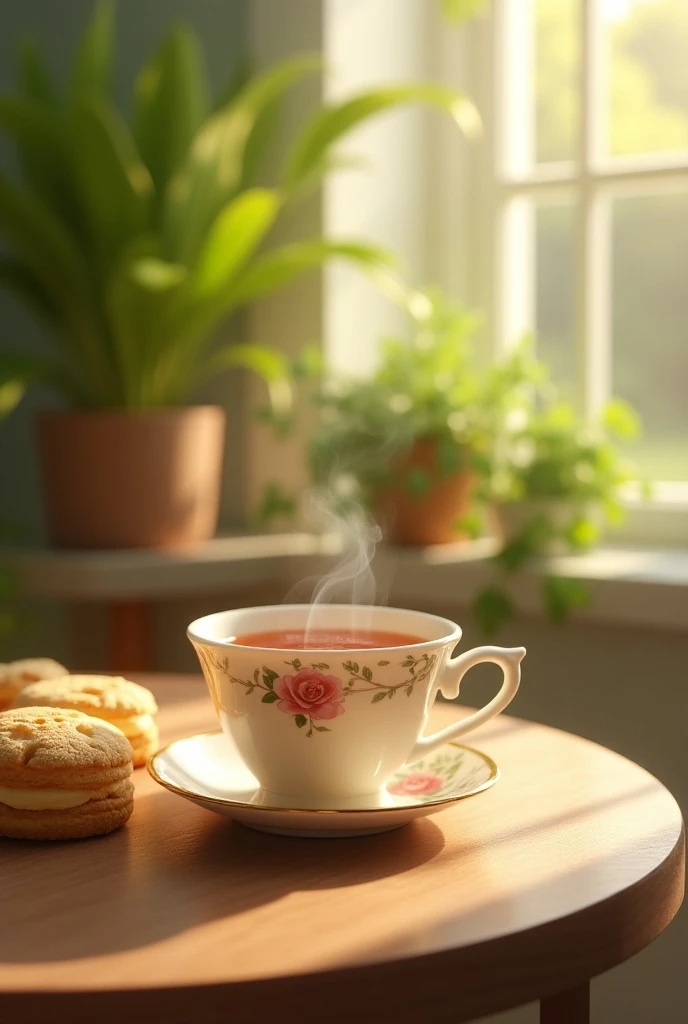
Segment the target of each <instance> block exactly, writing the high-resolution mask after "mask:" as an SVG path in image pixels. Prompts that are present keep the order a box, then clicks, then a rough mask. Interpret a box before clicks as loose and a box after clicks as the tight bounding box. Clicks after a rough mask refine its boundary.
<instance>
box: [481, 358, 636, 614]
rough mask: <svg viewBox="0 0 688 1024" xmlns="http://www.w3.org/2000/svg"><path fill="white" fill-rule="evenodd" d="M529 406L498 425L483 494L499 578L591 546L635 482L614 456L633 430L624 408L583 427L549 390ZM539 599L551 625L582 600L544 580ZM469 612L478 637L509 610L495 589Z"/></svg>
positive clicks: (611, 406) (577, 586)
mask: <svg viewBox="0 0 688 1024" xmlns="http://www.w3.org/2000/svg"><path fill="white" fill-rule="evenodd" d="M543 376H544V375H543ZM548 395H549V397H547V396H548ZM531 398H532V400H531V401H530V402H529V403H526V404H525V405H524V404H521V405H519V406H518V407H515V408H513V409H512V410H511V411H510V412H509V414H508V415H507V417H506V418H505V424H504V430H503V431H502V433H501V436H500V439H499V443H498V445H497V446H496V450H495V459H494V467H493V474H492V478H491V480H490V486H489V493H490V498H491V501H492V503H493V505H494V507H495V509H496V512H497V519H498V522H499V524H500V527H501V536H502V542H503V545H502V548H501V550H500V551H499V553H498V554H497V556H496V557H495V560H494V561H495V568H496V569H497V570H498V572H499V573H501V574H503V575H504V576H505V577H509V576H510V575H512V574H514V573H516V572H518V571H519V570H520V569H522V568H524V567H525V566H527V565H528V564H530V563H532V562H533V561H534V560H536V559H539V558H543V557H547V556H552V555H558V554H573V553H577V552H581V551H584V550H586V549H587V548H590V547H591V546H593V545H594V544H596V543H597V542H598V541H599V539H600V537H601V532H602V529H603V528H604V526H605V524H606V525H608V526H614V525H618V524H619V523H620V522H621V521H622V520H623V505H622V501H621V497H622V490H623V487H624V485H626V484H627V483H629V482H630V481H631V480H634V479H636V478H637V474H636V473H635V472H634V468H633V465H632V463H631V462H629V461H628V460H627V459H626V458H625V457H624V456H623V454H622V453H621V451H620V449H619V444H620V442H623V441H624V440H628V439H631V438H633V437H635V436H637V434H638V432H639V430H640V421H639V419H638V416H637V415H636V413H635V411H634V410H633V409H632V408H631V407H630V406H629V405H628V404H627V403H626V402H622V401H620V400H619V399H613V400H612V401H610V402H609V403H608V404H607V406H606V407H605V409H604V410H603V411H602V413H601V415H600V416H599V417H598V419H597V420H596V422H594V423H588V422H587V421H585V420H584V419H583V418H582V417H581V416H579V415H578V414H577V413H576V412H575V410H574V409H573V407H572V406H571V405H570V404H568V403H566V402H562V401H560V400H559V399H558V398H557V397H556V392H555V391H554V390H553V389H552V388H549V389H548V390H543V389H542V388H541V389H539V391H538V393H537V394H536V395H533V396H531ZM542 595H543V602H544V605H545V608H546V610H547V612H548V614H549V616H550V618H551V619H553V620H554V621H562V620H563V619H565V618H566V617H567V615H568V614H569V613H570V611H572V610H573V609H574V608H575V607H578V606H581V605H583V604H585V603H586V602H587V600H588V591H587V588H586V587H585V585H584V584H583V583H582V582H581V581H579V580H570V579H565V578H563V577H561V576H558V575H549V574H547V573H546V572H545V574H544V575H543V582H542ZM475 611H476V615H477V618H478V620H479V622H480V624H481V625H482V627H483V629H484V630H485V631H486V632H488V633H492V632H495V631H496V630H497V628H498V627H499V626H500V625H501V624H502V622H504V621H505V620H506V619H507V618H508V617H509V616H510V615H511V614H512V612H513V611H514V607H513V602H512V600H511V598H510V596H509V594H508V593H507V591H506V590H505V589H504V588H502V587H500V586H498V585H496V586H491V587H489V588H486V589H485V590H484V591H482V593H480V594H479V595H478V597H477V600H476V604H475Z"/></svg>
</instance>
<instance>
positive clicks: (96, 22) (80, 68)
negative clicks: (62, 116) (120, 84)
mask: <svg viewBox="0 0 688 1024" xmlns="http://www.w3.org/2000/svg"><path fill="white" fill-rule="evenodd" d="M114 25H115V5H114V3H112V0H100V2H99V3H98V4H96V7H95V10H94V11H93V16H92V18H91V20H90V22H89V24H88V25H87V26H86V29H85V31H84V33H83V35H82V37H81V40H80V42H79V45H78V48H77V51H76V55H75V57H74V61H73V63H72V67H71V73H70V79H69V98H70V101H71V102H72V103H82V102H84V101H85V100H91V99H93V98H94V97H97V96H102V97H105V96H108V95H109V94H110V89H111V83H112V61H113V43H114Z"/></svg>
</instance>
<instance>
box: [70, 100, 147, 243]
mask: <svg viewBox="0 0 688 1024" xmlns="http://www.w3.org/2000/svg"><path fill="white" fill-rule="evenodd" d="M72 129H73V140H74V172H75V174H76V177H77V180H78V182H79V188H80V192H81V195H82V197H83V201H84V205H85V207H86V210H87V213H88V217H89V221H90V224H91V231H92V235H93V238H94V241H95V242H96V243H97V244H98V247H99V249H100V250H101V252H103V253H104V254H107V255H108V256H109V255H110V254H111V253H113V252H116V251H117V250H118V249H119V248H120V247H121V246H122V244H123V243H124V242H125V241H129V240H130V239H131V238H132V237H134V236H136V235H137V234H139V233H140V232H143V231H144V230H145V228H146V226H147V224H148V219H149V214H150V202H151V197H152V194H153V183H152V181H151V177H150V175H149V173H148V171H147V169H146V167H145V166H144V164H143V163H142V162H141V160H140V158H139V155H138V153H137V152H136V146H135V144H134V140H133V138H132V137H131V134H130V132H129V129H128V128H127V126H126V124H125V123H124V121H123V120H122V118H121V117H120V115H119V114H118V113H117V111H116V110H115V108H114V107H113V106H111V105H110V104H108V103H107V102H106V101H103V100H100V101H98V100H92V101H88V102H84V103H80V104H78V105H77V107H76V108H75V110H74V113H73V120H72Z"/></svg>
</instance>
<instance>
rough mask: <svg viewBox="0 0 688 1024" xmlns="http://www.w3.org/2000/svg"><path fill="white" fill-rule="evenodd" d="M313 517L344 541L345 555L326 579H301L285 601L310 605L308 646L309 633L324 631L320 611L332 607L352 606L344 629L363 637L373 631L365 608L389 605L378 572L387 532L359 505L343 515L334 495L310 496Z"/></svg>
mask: <svg viewBox="0 0 688 1024" xmlns="http://www.w3.org/2000/svg"><path fill="white" fill-rule="evenodd" d="M306 514H307V518H308V519H309V520H312V521H313V522H314V525H317V526H318V527H319V528H320V529H324V531H325V532H326V533H328V534H331V535H334V536H337V537H338V538H339V539H340V542H341V556H340V558H339V560H338V562H337V563H336V565H334V566H333V568H332V569H330V571H329V572H327V573H325V575H324V576H311V577H308V578H306V579H304V580H301V581H300V582H299V583H297V584H296V585H295V586H294V587H292V588H291V590H290V591H289V593H288V594H287V596H286V597H285V599H284V603H285V604H310V605H311V611H310V613H309V616H308V620H307V623H306V643H308V637H309V633H311V632H312V631H314V630H317V629H319V628H322V618H321V616H320V615H319V611H320V610H321V609H322V608H323V607H324V606H326V605H329V604H341V605H348V606H349V609H348V610H347V611H346V612H344V613H343V615H342V622H341V626H342V627H343V628H345V629H349V630H352V631H354V632H357V631H359V630H365V629H368V628H370V613H369V612H368V611H366V610H365V607H361V606H365V605H373V604H376V603H377V604H379V603H384V601H385V600H386V597H387V593H386V591H387V587H381V586H380V581H379V579H376V574H375V573H374V572H373V568H372V562H373V558H374V557H375V549H376V547H377V545H378V543H379V542H380V541H381V540H382V530H381V529H380V527H379V526H378V524H377V523H376V522H374V520H373V519H372V518H371V517H370V515H369V514H368V513H367V512H366V510H365V509H364V507H363V506H362V505H360V504H356V503H354V502H348V501H347V504H346V511H342V510H341V507H340V505H339V503H338V502H337V499H336V498H335V496H333V495H332V494H331V493H325V494H320V493H318V494H311V495H309V507H308V508H307V510H306Z"/></svg>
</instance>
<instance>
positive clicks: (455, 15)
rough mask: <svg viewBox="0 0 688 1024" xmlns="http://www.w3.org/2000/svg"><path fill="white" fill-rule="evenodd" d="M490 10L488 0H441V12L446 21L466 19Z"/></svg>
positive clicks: (479, 15)
mask: <svg viewBox="0 0 688 1024" xmlns="http://www.w3.org/2000/svg"><path fill="white" fill-rule="evenodd" d="M489 10H490V0H442V13H443V14H444V16H445V18H446V19H447V20H448V21H466V20H467V19H468V18H476V17H481V16H482V15H483V14H487V13H488V11H489Z"/></svg>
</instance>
